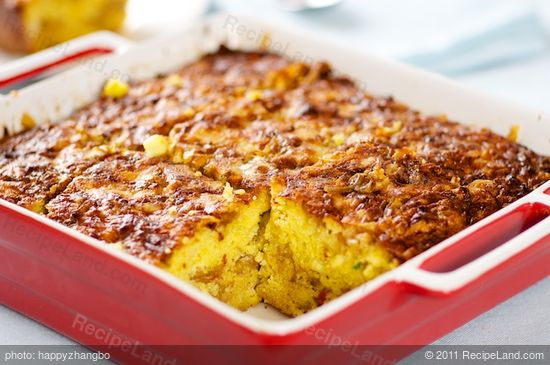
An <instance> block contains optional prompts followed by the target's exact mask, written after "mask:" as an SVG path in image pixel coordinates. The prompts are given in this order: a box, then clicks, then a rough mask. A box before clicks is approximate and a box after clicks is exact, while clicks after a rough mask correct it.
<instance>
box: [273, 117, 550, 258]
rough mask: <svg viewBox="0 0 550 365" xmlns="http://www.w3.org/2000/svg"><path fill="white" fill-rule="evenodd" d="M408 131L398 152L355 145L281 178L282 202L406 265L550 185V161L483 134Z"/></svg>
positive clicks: (460, 129) (431, 127) (446, 125)
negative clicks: (361, 237) (362, 237)
mask: <svg viewBox="0 0 550 365" xmlns="http://www.w3.org/2000/svg"><path fill="white" fill-rule="evenodd" d="M410 127H411V128H410V129H408V128H404V130H403V132H402V133H403V134H404V135H401V136H400V137H398V138H396V141H395V142H396V143H395V145H394V144H393V143H388V142H387V141H386V142H382V141H379V140H378V141H377V140H376V139H375V138H372V140H371V141H370V142H367V141H362V142H357V143H354V144H351V145H347V146H344V147H342V148H341V150H340V151H337V152H335V153H333V154H331V155H327V156H324V157H323V159H322V160H321V161H319V162H318V163H317V164H315V165H312V166H308V167H305V168H303V169H301V170H299V171H297V172H296V173H292V174H288V175H287V176H286V177H284V178H280V179H281V180H282V181H280V183H281V184H282V185H283V186H284V191H283V192H282V193H281V196H283V197H285V198H287V199H291V200H295V201H298V202H300V203H301V204H302V205H303V206H305V207H306V209H307V210H308V211H309V212H310V213H312V214H315V215H317V216H318V217H321V218H327V217H330V218H332V219H335V220H337V221H339V222H341V223H343V224H345V225H347V226H350V227H352V228H354V229H356V230H357V232H367V233H369V234H371V235H372V236H374V237H375V241H376V242H378V243H379V244H382V245H383V246H384V247H385V248H387V249H388V250H389V251H390V252H392V253H394V254H395V255H396V256H397V257H399V258H401V259H408V258H411V257H412V256H414V255H416V254H418V253H420V252H423V251H425V250H426V249H428V248H429V247H431V246H433V245H434V244H436V243H438V242H441V241H442V240H444V239H445V238H448V237H450V236H451V235H453V234H455V233H457V232H458V231H460V230H462V229H464V228H465V227H467V226H468V225H470V224H473V223H475V222H477V221H478V220H480V219H482V218H485V217H486V216H488V215H490V214H491V213H493V212H495V211H497V210H498V209H500V208H502V207H504V206H505V205H507V204H509V203H511V202H513V201H514V200H517V199H519V198H521V197H522V196H524V195H525V194H527V193H528V192H530V191H531V190H533V189H534V188H536V187H537V186H538V185H540V184H542V183H544V182H546V181H548V180H549V179H550V158H547V157H541V156H538V155H536V154H534V153H533V152H531V151H529V150H528V149H527V148H525V147H523V146H520V145H518V144H516V143H513V142H510V141H508V140H506V139H505V138H503V137H500V136H497V135H495V134H493V133H491V132H489V131H487V130H481V131H475V130H472V129H469V128H466V127H464V126H459V125H457V124H455V123H450V122H441V121H436V120H434V119H429V118H428V119H423V120H422V123H419V124H417V125H415V126H414V127H413V126H410ZM413 134H414V135H413ZM417 137H418V141H419V143H418V144H415V143H414V141H415V139H416V138H417ZM403 142H404V143H403ZM436 146H437V147H436Z"/></svg>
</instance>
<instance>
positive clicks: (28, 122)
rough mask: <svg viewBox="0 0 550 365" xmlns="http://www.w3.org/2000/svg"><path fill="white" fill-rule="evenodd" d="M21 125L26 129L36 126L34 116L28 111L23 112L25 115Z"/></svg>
mask: <svg viewBox="0 0 550 365" xmlns="http://www.w3.org/2000/svg"><path fill="white" fill-rule="evenodd" d="M21 125H22V126H23V128H25V129H32V128H34V127H36V122H35V121H34V118H33V117H31V116H30V115H29V114H27V113H23V116H22V117H21Z"/></svg>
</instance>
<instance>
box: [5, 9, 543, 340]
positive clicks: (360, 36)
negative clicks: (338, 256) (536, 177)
mask: <svg viewBox="0 0 550 365" xmlns="http://www.w3.org/2000/svg"><path fill="white" fill-rule="evenodd" d="M442 3H444V4H445V5H442ZM497 3H498V4H497ZM518 3H523V7H520V8H518V6H519V5H518ZM526 3H528V2H518V1H514V0H498V1H496V0H486V1H483V2H479V1H477V0H476V1H474V0H460V1H458V0H447V1H445V2H442V1H438V0H385V1H374V0H366V1H358V0H356V1H353V0H348V1H347V3H345V4H344V5H341V6H340V7H339V8H336V9H333V10H332V11H330V12H329V11H326V10H325V11H317V12H308V13H305V14H288V13H285V12H282V11H280V10H278V9H277V8H276V7H275V6H274V5H273V3H272V2H270V1H268V0H260V1H256V2H251V1H250V2H239V1H228V0H223V1H222V0H218V1H217V2H216V3H215V5H214V6H213V7H212V10H211V11H217V10H225V11H229V12H235V13H243V14H250V15H257V16H266V14H269V19H270V20H271V21H279V22H283V23H289V24H292V25H294V26H302V27H306V28H308V29H309V30H312V29H313V30H316V31H318V32H319V34H320V37H331V38H336V39H339V40H340V41H341V42H343V43H349V44H350V45H353V46H362V47H367V48H369V49H371V50H374V51H375V52H378V53H380V54H384V55H387V56H390V57H394V58H401V59H407V58H408V57H409V56H411V55H412V56H414V55H415V53H426V52H428V53H430V52H435V53H437V52H440V53H444V52H445V51H446V49H448V48H449V44H451V45H452V44H453V43H454V42H457V41H460V39H463V38H466V39H468V36H469V33H471V32H472V29H475V30H476V32H477V33H482V32H483V30H484V27H490V26H494V25H495V24H498V23H499V22H502V21H503V19H504V21H505V20H506V17H507V16H510V14H517V13H518V11H524V10H525V6H526V5H525V4H526ZM384 4H385V5H384ZM481 4H483V5H481ZM403 6H404V7H406V8H403ZM396 9H406V10H404V11H396ZM518 9H519V10H518ZM524 31H526V32H528V31H533V30H532V29H531V30H528V29H527V30H525V29H524ZM503 38H504V39H499V40H497V42H496V43H498V44H500V46H499V47H500V48H499V50H497V51H495V52H499V51H501V50H504V51H505V53H504V54H505V55H507V56H509V55H510V54H513V51H512V50H514V49H517V50H518V52H519V53H520V54H527V53H526V52H525V47H529V50H530V51H533V52H531V53H529V55H530V56H529V57H526V58H525V59H521V58H520V59H519V60H515V61H509V62H500V63H499V62H496V63H494V65H493V66H490V67H488V66H487V64H489V65H491V63H487V62H486V63H485V64H484V65H482V67H481V66H480V67H479V69H476V68H475V67H474V68H471V67H469V68H468V69H467V70H466V71H465V72H463V73H460V72H458V73H457V72H454V73H453V74H452V78H454V79H456V80H458V81H460V82H463V83H465V84H468V85H472V86H474V87H476V88H478V89H482V90H484V91H487V92H489V93H492V94H495V95H498V96H500V97H502V98H504V99H509V100H513V101H514V102H520V103H523V104H525V105H527V106H530V107H532V108H533V109H536V110H545V111H547V112H550V51H549V50H548V48H547V45H544V43H541V42H534V41H533V40H534V39H539V40H540V39H543V38H544V36H542V34H536V35H535V34H528V38H529V39H530V40H531V41H530V42H527V43H529V44H526V43H525V42H522V41H521V40H518V39H516V41H515V43H513V42H512V40H510V37H503ZM404 39H405V41H403V40H404ZM522 47H523V48H522ZM545 47H546V48H545ZM469 52H470V54H471V57H470V56H469V57H467V61H471V60H473V59H475V58H476V57H478V56H479V57H481V56H480V55H479V53H480V52H478V51H476V50H475V49H474V50H469ZM506 52H507V53H506ZM2 57H3V56H2V55H1V54H0V61H1V60H2ZM503 57H504V56H503ZM4 59H6V56H4ZM428 64H429V62H428ZM436 66H437V65H436ZM0 67H1V66H0ZM427 67H429V66H427ZM435 68H436V69H437V67H435ZM549 264H550V263H549ZM436 343H437V344H464V345H465V344H513V345H520V344H544V345H549V344H550V278H547V279H545V280H543V281H541V282H539V283H538V284H536V285H534V286H532V287H531V288H529V289H527V290H525V291H524V292H522V293H520V294H518V295H517V296H515V297H513V298H511V299H509V300H508V301H506V302H504V303H502V304H500V305H499V306H497V307H495V308H494V309H492V310H490V311H488V312H486V313H484V314H483V315H481V316H479V317H478V318H476V319H474V320H473V321H471V322H469V323H468V324H466V325H464V326H463V327H461V328H459V329H457V330H455V331H453V332H452V333H450V334H448V335H447V336H445V337H443V338H441V339H440V340H439V341H437V342H436ZM2 344H10V345H16V344H19V345H24V344H27V345H30V344H44V345H49V344H72V341H70V340H69V339H67V338H65V337H63V336H61V335H59V334H57V333H55V332H53V331H51V330H49V329H47V328H45V327H43V326H42V325H40V324H38V323H36V322H34V321H32V320H30V319H28V318H26V317H24V316H21V315H19V314H17V313H15V312H13V311H11V310H9V309H7V308H4V307H0V345H2Z"/></svg>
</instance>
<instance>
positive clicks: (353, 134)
mask: <svg viewBox="0 0 550 365" xmlns="http://www.w3.org/2000/svg"><path fill="white" fill-rule="evenodd" d="M154 134H161V135H164V136H170V140H171V142H172V148H171V151H170V153H171V155H170V158H171V159H172V161H171V163H170V162H169V161H168V160H165V161H161V160H155V159H147V158H144V157H143V156H142V154H141V153H140V151H143V147H142V144H143V141H144V140H145V139H146V138H147V137H149V136H151V135H154ZM98 146H102V147H101V148H100V147H98ZM90 149H92V150H94V152H93V153H91V156H92V158H91V159H89V158H84V159H82V158H80V159H79V158H74V157H73V158H70V157H69V156H77V157H78V156H80V155H79V154H78V153H74V152H79V151H80V152H81V153H84V154H86V153H85V151H87V150H90ZM98 149H99V150H98ZM71 151H73V153H71ZM120 151H138V152H137V153H135V152H134V153H130V152H128V153H124V152H122V153H120ZM111 154H114V156H112V157H109V158H108V159H107V160H106V161H105V162H101V161H102V160H103V159H104V158H106V157H107V156H109V155H111ZM88 157H89V156H88ZM94 158H95V159H94ZM79 160H83V161H84V163H83V164H78V163H76V162H77V161H79ZM27 161H28V162H27ZM33 161H34V162H33ZM183 165H186V166H188V167H183ZM0 168H1V169H2V171H3V172H2V174H3V175H2V178H1V179H0V180H1V181H3V182H4V184H5V185H6V186H9V189H8V188H6V190H5V191H9V192H10V193H4V194H3V195H2V196H3V197H5V198H7V199H9V200H11V201H14V202H16V203H20V202H19V201H17V199H16V197H17V196H21V197H22V198H21V199H23V198H24V197H32V196H43V199H45V200H46V201H48V200H49V199H51V198H52V197H54V196H56V195H58V194H59V193H60V191H54V192H53V193H51V194H50V193H48V192H50V191H51V190H50V189H51V186H52V184H57V185H59V186H61V188H63V187H64V186H65V185H66V184H65V185H63V184H60V183H59V181H63V182H65V181H67V183H68V181H71V180H72V179H73V178H74V177H76V176H80V177H78V178H77V179H76V180H74V181H73V183H71V184H70V185H69V187H68V188H67V189H66V190H65V191H63V193H62V194H60V195H59V196H58V197H57V198H55V199H54V200H53V201H52V202H51V203H50V204H49V205H48V209H49V210H50V217H51V218H53V219H56V220H58V221H60V222H62V223H64V224H67V225H69V226H71V227H74V228H76V229H79V230H81V231H83V232H85V233H87V234H89V235H91V236H94V237H97V238H100V239H102V240H104V241H107V242H117V241H120V240H122V241H123V242H125V244H126V245H127V247H128V248H130V250H131V251H132V252H133V253H135V254H137V255H139V256H147V257H148V256H154V257H158V253H159V252H163V250H164V249H167V248H168V249H170V248H171V247H172V246H171V245H174V244H175V242H176V241H177V239H178V237H180V236H181V235H182V234H183V235H189V234H192V232H193V224H194V223H193V222H195V223H196V222H198V221H200V220H201V219H203V218H204V219H211V218H220V217H221V215H222V214H221V212H222V211H224V212H225V210H224V209H226V207H225V206H224V207H223V208H222V205H220V206H216V207H214V208H212V207H210V208H206V206H204V203H205V202H204V201H203V200H201V199H202V198H200V197H201V196H203V195H204V194H205V195H204V196H208V197H210V198H211V199H213V200H215V201H217V200H216V199H218V198H219V197H220V196H222V195H223V185H224V183H225V182H226V181H227V182H229V183H230V184H231V185H232V186H234V187H235V188H236V189H239V188H244V189H245V190H246V191H248V192H252V191H254V192H257V190H264V191H266V190H268V189H270V187H271V185H272V182H273V181H275V182H276V183H278V184H279V185H280V186H281V187H282V189H283V192H282V195H283V196H284V197H286V198H287V199H292V200H295V201H298V202H300V203H301V204H302V205H303V206H304V207H305V208H306V209H307V210H308V211H309V212H310V213H311V214H314V215H316V216H318V217H322V218H332V219H335V220H337V221H339V222H341V223H343V224H345V225H347V226H349V227H352V228H353V229H355V230H356V231H357V232H362V231H365V232H369V233H372V234H373V235H374V236H375V237H376V239H377V241H378V242H379V243H380V244H382V245H384V247H386V248H387V249H388V250H390V251H391V252H393V253H394V254H395V255H396V256H398V257H400V258H402V259H407V258H410V257H412V256H414V255H415V254H417V253H419V252H422V251H423V250H425V249H426V248H428V247H430V246H432V245H433V244H435V243H437V242H439V241H441V240H443V239H445V238H447V237H448V236H450V235H452V234H454V233H456V232H457V231H459V230H461V229H463V228H464V227H466V226H467V225H469V224H472V223H474V222H476V221H478V220H479V219H482V218H483V217H486V216H487V215H489V214H491V213H492V212H494V211H496V210H498V209H499V208H501V207H503V206H504V205H506V204H509V203H510V202H512V201H514V200H516V199H518V198H520V197H521V196H523V195H525V194H527V193H528V192H529V191H531V190H533V189H534V188H535V187H537V186H538V185H539V184H541V183H543V182H545V181H546V180H548V179H550V159H549V158H547V157H541V156H538V155H536V154H535V153H533V152H532V151H530V150H528V149H527V148H525V147H523V146H520V145H519V144H516V143H513V142H510V141H508V140H507V139H505V138H503V137H499V136H497V135H495V134H494V133H492V132H490V131H487V130H477V129H474V128H469V127H465V126H463V125H459V124H457V123H454V122H450V121H447V120H446V118H444V117H427V116H423V115H421V114H420V113H418V112H416V111H414V110H412V109H410V108H408V107H407V106H405V105H403V104H401V103H399V102H396V101H395V100H393V99H392V98H391V97H390V98H384V97H374V96H371V95H369V94H366V93H365V92H364V91H362V90H360V89H359V88H358V87H357V86H356V85H355V84H354V83H353V82H352V81H350V80H348V79H346V78H341V77H337V76H335V75H333V74H332V72H331V70H330V67H329V66H328V65H326V64H324V63H318V64H314V65H305V64H301V63H296V62H292V61H290V60H288V59H285V58H283V57H280V56H277V55H273V54H269V53H261V52H250V53H246V52H230V51H228V50H225V49H222V50H221V51H220V52H219V53H216V54H213V55H207V56H205V57H203V58H202V59H201V60H199V61H197V62H195V63H193V64H190V65H187V66H185V67H183V68H182V69H181V70H179V71H178V72H177V77H174V75H169V76H159V77H157V78H155V79H152V80H147V81H143V82H138V83H134V84H132V85H131V88H130V91H129V93H128V95H126V96H124V97H122V98H120V99H113V98H108V97H102V98H101V99H100V100H98V101H97V102H95V103H93V104H92V105H90V106H87V107H85V108H83V109H82V110H80V111H77V112H76V113H75V114H74V115H73V116H72V117H71V118H69V120H67V121H65V122H62V123H61V124H59V125H58V126H55V127H53V126H46V127H39V128H36V129H35V130H33V131H30V132H27V133H24V134H21V135H19V136H15V137H12V138H10V139H7V140H5V141H3V142H2V144H1V145H0ZM134 169H135V171H137V173H138V177H139V176H141V175H139V173H142V174H143V173H144V172H143V171H149V172H153V171H154V173H155V174H157V175H158V176H160V177H163V179H164V180H165V182H164V183H163V182H162V181H160V180H159V182H158V185H156V186H155V188H151V187H149V186H148V185H144V186H141V185H139V186H138V185H136V184H138V180H139V179H138V180H136V179H137V178H138V177H136V176H134V175H132V174H129V172H131V171H133V170H134ZM85 170H86V172H85V173H82V172H83V171H85ZM32 171H36V172H32ZM195 172H200V173H201V174H204V175H205V176H208V177H209V178H210V179H212V180H209V179H207V178H206V177H198V176H195V175H194V173H195ZM125 174H129V175H125ZM23 176H25V177H23ZM66 176H69V179H68V180H62V179H63V178H66ZM123 176H130V177H129V178H128V180H124V179H123ZM175 177H177V179H179V180H181V181H185V182H187V183H189V184H191V186H195V187H196V189H195V190H194V191H189V190H188V189H187V188H186V187H185V185H182V184H178V183H175V182H170V183H168V182H166V181H172V180H173V179H174V178H175ZM120 179H122V180H120ZM171 179H172V180H171ZM50 181H51V182H50ZM216 181H218V182H216ZM199 182H200V183H199ZM194 184H199V185H194ZM31 185H32V186H33V189H38V190H33V189H31V188H30V186H31ZM114 187H117V189H121V190H120V191H116V192H114V191H113V190H112V189H113V188H114ZM166 189H168V190H166ZM212 189H213V190H212ZM220 189H222V192H221V193H220ZM27 190H28V194H26V193H24V191H27ZM135 191H138V192H140V191H141V193H143V194H146V196H147V198H146V199H145V198H143V197H139V198H138V197H136V196H134V195H132V194H133V193H132V194H131V192H135ZM180 192H181V194H184V197H182V198H181V199H182V200H181V201H180V202H177V201H174V197H176V196H178V194H180ZM48 194H50V195H48ZM113 194H119V196H118V197H116V198H115V199H111V198H112V197H113ZM120 194H122V195H120ZM124 194H127V195H129V196H130V198H128V197H126V198H124V197H123V195H124ZM201 194H203V195H201ZM220 194H221V195H220ZM214 197H215V198H214ZM210 198H209V199H210ZM248 198H249V197H248V195H242V196H240V197H239V199H241V200H242V199H248ZM128 199H131V201H130V203H128ZM140 199H141V200H140ZM144 199H145V200H144ZM147 199H149V200H151V201H148V200H147ZM194 199H198V200H197V204H199V206H198V208H197V209H195V210H197V211H199V212H203V213H200V214H199V213H193V214H198V215H189V211H187V210H185V209H183V208H182V209H183V210H182V217H179V218H178V219H173V218H171V217H169V216H167V215H166V214H167V211H168V210H169V209H172V208H173V207H176V208H178V209H179V207H180V205H181V206H188V205H189V204H191V205H192V204H193V201H194ZM150 203H151V204H160V209H159V210H158V213H155V212H153V213H146V212H144V208H143V206H144V204H145V205H147V206H150V205H149V204H150ZM243 203H245V201H243ZM201 204H202V205H201ZM220 204H221V203H220ZM23 205H26V203H25V204H23ZM100 210H104V213H101V214H100V213H99V211H100ZM230 211H231V209H229V210H228V211H227V212H228V214H230ZM218 213H220V214H218ZM191 216H192V217H193V218H192V219H191V218H189V217H191ZM194 219H198V220H194ZM128 227H139V228H128ZM161 238H162V239H161ZM161 241H162V242H166V243H159V242H161Z"/></svg>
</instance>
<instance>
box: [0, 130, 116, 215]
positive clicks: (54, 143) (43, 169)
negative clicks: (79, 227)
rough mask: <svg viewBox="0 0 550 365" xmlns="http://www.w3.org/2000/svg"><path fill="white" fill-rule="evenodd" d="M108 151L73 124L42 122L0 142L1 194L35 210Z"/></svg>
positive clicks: (38, 209) (9, 199) (42, 209)
mask: <svg viewBox="0 0 550 365" xmlns="http://www.w3.org/2000/svg"><path fill="white" fill-rule="evenodd" d="M109 153H110V151H109V149H108V148H106V146H100V145H97V144H95V143H94V142H92V141H89V140H88V138H87V136H86V135H83V134H80V133H77V132H76V131H75V130H74V124H73V123H71V122H63V123H60V124H58V125H43V126H40V127H37V128H34V129H31V130H29V131H27V132H23V133H21V134H19V135H17V136H14V137H13V138H9V139H6V140H4V141H2V142H0V198H3V199H6V200H8V201H10V202H12V203H16V204H19V205H21V206H23V207H25V208H27V209H30V210H32V211H35V212H37V213H44V212H45V204H46V203H47V202H48V201H49V200H50V199H51V198H52V197H54V196H55V195H56V194H58V193H59V192H61V191H62V190H63V189H64V188H65V186H67V184H68V183H69V182H70V181H71V180H72V179H73V178H74V177H75V176H77V175H78V174H79V173H81V172H82V171H84V170H85V169H86V168H87V167H89V166H90V165H92V164H93V163H95V162H97V161H99V160H101V159H102V158H103V157H104V156H106V155H107V154H109Z"/></svg>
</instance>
